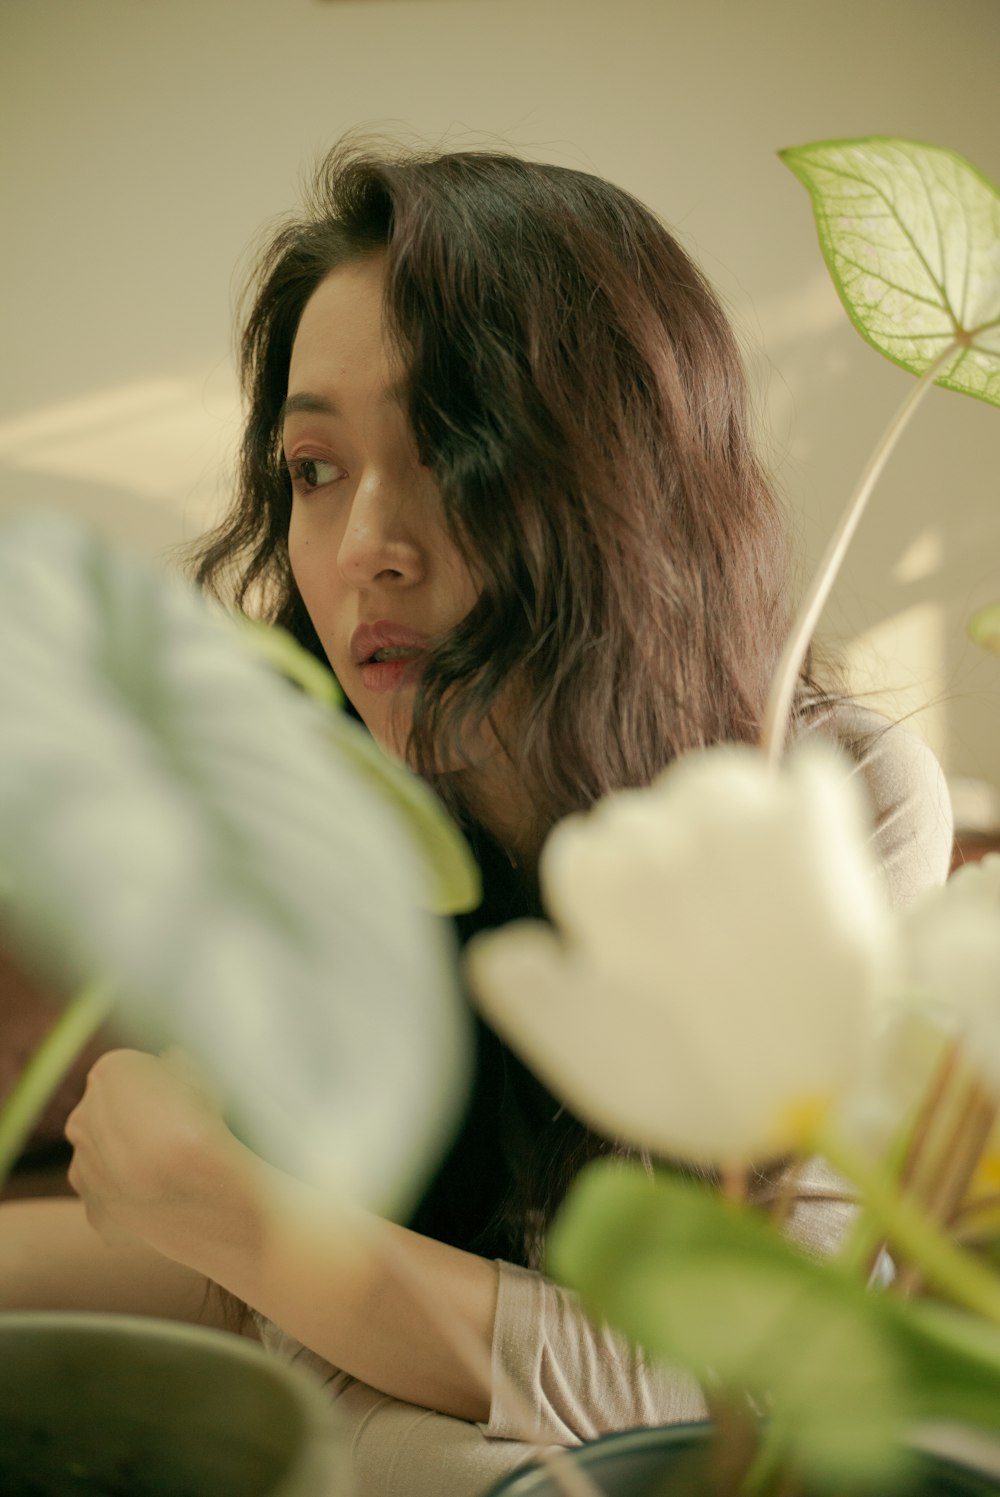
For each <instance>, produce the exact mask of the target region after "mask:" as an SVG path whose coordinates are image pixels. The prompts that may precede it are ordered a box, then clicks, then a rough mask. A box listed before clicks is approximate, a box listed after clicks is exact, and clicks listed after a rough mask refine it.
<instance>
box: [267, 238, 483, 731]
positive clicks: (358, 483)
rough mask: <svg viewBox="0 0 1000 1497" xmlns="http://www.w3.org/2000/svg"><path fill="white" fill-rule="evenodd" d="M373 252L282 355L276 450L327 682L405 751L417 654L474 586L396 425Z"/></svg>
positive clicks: (392, 359)
mask: <svg viewBox="0 0 1000 1497" xmlns="http://www.w3.org/2000/svg"><path fill="white" fill-rule="evenodd" d="M383 285H384V264H383V260H382V258H381V257H377V258H374V259H368V260H363V261H355V262H352V263H350V264H347V265H342V266H340V267H338V269H336V270H334V271H331V273H330V274H329V275H328V276H327V277H326V279H325V280H324V281H322V282H321V283H320V285H319V286H318V287H317V289H316V291H315V292H314V293H313V295H312V297H311V298H310V300H309V301H308V302H307V304H306V307H305V311H304V312H303V314H302V320H301V322H300V323H299V328H298V332H297V334H296V337H295V343H294V345H293V348H292V357H291V363H290V366H289V371H288V399H287V401H286V403H285V411H284V450H285V460H286V462H287V463H288V468H289V472H290V474H291V480H292V495H293V497H292V516H291V523H290V526H289V532H288V554H289V559H290V562H291V567H292V574H293V576H294V578H295V582H296V585H297V586H298V589H299V592H300V594H301V596H302V601H303V602H304V604H305V606H306V609H307V610H308V612H309V617H310V618H311V619H312V622H313V625H314V627H315V629H316V633H317V634H318V635H319V638H320V641H321V643H322V645H323V648H324V650H325V651H326V654H327V658H328V659H329V661H330V665H331V666H332V668H333V670H334V672H335V674H336V676H337V679H338V680H339V682H340V684H341V686H342V687H343V689H344V691H345V693H346V694H347V696H348V697H349V698H350V700H351V702H353V704H354V706H355V707H356V708H357V710H358V712H359V713H360V715H361V718H362V719H363V721H364V722H365V723H366V725H367V726H368V728H369V729H370V731H371V733H372V734H373V735H374V737H375V738H376V739H377V740H378V741H379V742H380V743H381V744H382V745H383V747H385V748H387V749H389V750H390V751H391V752H394V753H396V754H400V755H401V754H402V753H403V751H404V748H405V744H406V738H407V734H408V732H409V727H410V714H411V708H412V701H413V693H414V691H415V688H416V680H417V677H418V675H419V670H420V665H419V655H420V650H421V647H422V646H423V647H426V644H427V642H428V641H430V640H431V639H433V638H434V636H436V635H440V634H442V633H444V632H445V631H446V630H448V629H450V628H452V627H453V626H454V625H455V624H457V623H458V622H459V621H460V620H461V619H462V618H464V616H465V615H466V613H468V611H469V609H470V608H471V607H472V605H473V604H474V603H475V601H476V596H477V588H476V586H475V583H474V582H473V579H472V577H471V574H470V573H469V571H468V569H467V567H466V566H465V564H464V563H463V561H462V559H461V557H460V555H459V553H458V551H457V549H456V548H455V545H454V543H453V542H452V541H451V539H450V538H449V536H448V534H447V532H446V530H445V526H444V520H443V515H442V511H441V501H440V498H439V496H438V492H437V488H436V486H435V483H434V480H433V478H432V477H431V474H430V473H429V471H428V470H427V469H426V468H423V467H421V465H420V463H419V461H418V459H417V452H416V446H415V443H414V439H413V435H412V433H411V431H410V429H409V426H408V424H407V419H406V414H405V411H404V407H403V404H402V403H401V402H402V401H403V400H405V395H404V394H403V393H402V389H401V384H402V380H403V378H404V376H405V370H404V369H403V368H402V367H401V365H400V363H399V361H398V357H397V356H396V355H395V354H394V352H393V350H392V348H391V346H390V344H389V341H388V339H387V337H386V335H385V328H384V322H383V315H382V295H383Z"/></svg>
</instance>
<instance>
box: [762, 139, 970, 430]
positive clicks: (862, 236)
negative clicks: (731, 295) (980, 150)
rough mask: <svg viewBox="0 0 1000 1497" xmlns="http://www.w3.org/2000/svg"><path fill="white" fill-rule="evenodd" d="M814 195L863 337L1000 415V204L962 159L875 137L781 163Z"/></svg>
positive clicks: (836, 272) (830, 256)
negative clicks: (938, 364)
mask: <svg viewBox="0 0 1000 1497" xmlns="http://www.w3.org/2000/svg"><path fill="white" fill-rule="evenodd" d="M779 155H780V156H781V159H782V160H783V161H784V162H785V163H786V165H787V166H789V167H790V168H791V170H792V171H793V172H794V173H795V175H796V176H797V177H798V178H799V179H800V181H802V182H803V183H804V184H805V186H806V187H807V188H808V190H809V192H810V194H811V197H812V202H813V209H814V211H815V214H816V223H817V227H818V230H819V240H820V245H821V247H822V250H823V254H824V257H825V259H826V263H827V266H828V267H829V270H830V274H831V275H832V277H833V280H834V284H835V285H836V287H837V290H838V291H839V293H840V296H841V299H842V301H843V303H844V305H845V307H846V308H847V311H848V314H849V315H850V317H851V320H852V322H853V323H854V325H855V327H856V328H857V329H858V331H859V332H860V333H861V335H862V337H864V338H866V339H867V340H868V342H869V343H871V344H872V346H873V347H874V348H877V349H878V350H879V351H880V352H881V353H883V354H885V356H886V357H887V358H889V359H892V361H893V362H894V363H896V364H900V365H901V366H902V367H903V368H904V369H908V370H910V372H911V373H913V374H917V375H919V374H923V373H925V372H926V371H927V370H928V369H929V368H930V367H931V366H932V365H933V364H934V363H935V361H936V360H938V359H940V358H941V357H942V355H944V354H945V353H946V351H947V350H948V349H949V347H950V346H951V345H953V344H954V345H956V347H955V349H954V353H953V354H952V355H951V356H950V357H949V358H947V359H946V360H945V362H944V364H943V366H942V369H941V372H940V373H939V374H938V375H937V376H936V383H937V384H939V385H945V386H947V387H948V388H949V389H952V390H959V391H962V392H964V393H965V394H967V395H974V396H976V397H977V399H979V400H985V401H988V402H990V404H992V405H1000V195H998V193H997V190H996V188H995V187H994V186H993V184H992V183H991V182H989V181H987V179H986V178H985V177H983V176H982V175H981V173H979V172H978V171H976V170H975V168H974V167H972V166H970V165H969V163H968V162H967V161H964V160H963V159H962V157H961V156H956V155H954V154H953V153H952V152H951V151H947V150H943V149H941V148H940V147H937V146H926V145H920V144H918V143H917V142H915V141H910V140H895V139H892V138H891V137H886V136H870V137H867V138H864V139H859V140H829V141H821V142H817V143H815V144H813V145H805V146H795V147H792V148H790V149H788V150H785V151H781V152H779Z"/></svg>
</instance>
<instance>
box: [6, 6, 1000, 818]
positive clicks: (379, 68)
mask: <svg viewBox="0 0 1000 1497" xmlns="http://www.w3.org/2000/svg"><path fill="white" fill-rule="evenodd" d="M998 77H1000V0H949V3H948V4H947V5H944V4H941V3H940V0H838V3H837V4H836V5H831V4H829V3H828V0H2V4H0V141H2V143H3V146H2V149H3V155H4V170H3V183H4V188H3V192H4V204H3V207H4V216H3V223H4V231H3V235H2V240H0V254H2V257H3V281H2V284H3V291H4V295H3V298H2V300H3V314H2V315H3V329H2V346H3V350H4V358H3V367H2V370H0V507H2V508H6V507H10V506H13V505H16V504H23V503H27V504H37V503H42V502H44V503H51V504H56V505H60V506H62V507H65V508H69V509H71V510H73V511H75V512H77V513H80V514H84V515H87V516H89V517H91V518H92V519H93V520H94V521H95V522H96V523H97V524H99V525H100V526H102V527H104V528H105V529H107V530H108V531H110V532H112V533H114V534H116V535H119V536H121V537H123V538H124V539H126V540H127V541H129V542H131V543H133V544H134V545H136V546H138V547H140V548H142V549H143V550H145V551H147V552H149V553H153V554H156V555H160V556H164V557H167V556H168V555H169V554H170V551H171V548H173V547H174V546H175V545H176V544H177V543H178V542H180V541H183V540H186V539H190V538H191V537H193V536H194V535H195V534H197V533H198V531H199V530H201V529H202V528H203V527H204V526H205V525H206V524H208V523H209V522H211V520H212V519H213V517H214V516H215V515H216V513H217V512H218V510H219V507H220V505H221V504H222V503H223V502H224V499H225V494H226V491H227V486H228V483H229V473H230V467H231V461H232V455H233V451H234V444H235V436H236V431H237V427H238V398H237V393H236V389H235V383H234V377H233V370H232V361H231V345H232V322H233V309H234V304H235V300H236V296H237V294H238V291H239V288H240V286H241V284H242V278H243V275H244V273H245V271H246V268H247V266H248V264H249V263H250V259H251V257H252V252H253V247H254V245H255V244H256V243H257V242H259V236H260V234H261V231H262V228H266V226H267V225H268V224H270V223H273V222H274V220H275V219H276V218H277V217H278V216H280V215H281V214H282V213H284V212H286V211H287V210H289V209H291V208H294V206H295V205H296V203H297V201H298V199H299V195H300V190H301V187H302V184H303V183H304V182H305V181H306V180H307V178H308V176H309V174H310V171H311V169H312V167H313V165H314V164H315V162H316V161H317V159H318V158H319V157H320V155H321V154H322V153H323V152H324V151H325V149H326V148H327V147H328V146H330V145H331V144H332V143H333V142H334V141H336V140H337V139H338V137H339V136H340V135H341V134H342V133H343V132H344V131H346V130H348V129H353V128H358V127H360V128H363V129H367V130H371V131H377V132H380V133H383V134H387V135H390V136H391V137H393V138H394V139H397V140H402V141H405V142H410V143H413V144H418V145H440V146H442V147H444V148H460V147H468V146H475V145H488V146H496V147H505V148H508V149H511V150H513V151H516V152H518V153H521V154H523V155H526V156H529V157H534V158H538V159H546V160H550V161H555V162H559V163H562V164H564V165H568V166H573V167H576V168H579V169H582V170H585V171H592V172H595V173H598V174H600V175H601V176H606V177H609V178H611V179H612V180H613V181H615V182H618V183H620V184H621V185H622V186H624V187H626V188H628V189H630V190H631V191H632V192H634V193H636V194H637V195H638V196H639V197H640V198H642V199H643V200H644V201H645V202H647V203H648V204H650V205H651V206H652V207H653V208H654V209H655V210H656V211H657V212H659V213H660V215H661V216H662V217H663V218H664V219H665V220H666V221H667V222H668V223H669V224H670V225H671V226H672V227H673V228H674V229H675V231H676V232H677V233H678V234H679V236H680V237H681V239H682V242H683V243H684V245H685V247H686V248H687V249H688V250H689V251H690V252H691V253H692V254H693V255H694V257H695V258H696V259H697V260H698V262H699V263H700V264H701V266H702V268H703V269H704V270H705V272H706V273H707V275H708V276H709V278H710V279H711V280H712V281H713V282H714V284H715V285H716V287H717V288H718V290H719V291H720V293H721V295H722V297H723V299H724V301H725V303H726V305H727V307H728V308H729V310H730V312H731V314H732V315H733V317H734V320H735V321H736V324H737V327H738V330H739V332H740V336H741V339H742V342H743V345H744V347H745V349H746V353H747V360H748V364H749V367H750V371H751V376H752V379H753V383H754V387H755V389H756V391H757V394H758V400H759V409H760V418H761V427H762V437H763V441H764V443H765V451H766V453H767V455H768V458H769V461H770V464H771V467H772V469H773V471H774V472H775V475H776V478H777V481H778V485H779V488H780V491H781V493H782V495H783V497H784V499H785V501H786V503H787V506H788V508H789V511H790V513H791V516H792V519H793V525H794V530H795V534H796V538H797V542H798V547H799V555H800V573H801V576H802V577H803V578H804V577H805V576H806V575H807V574H808V569H809V567H810V566H811V564H812V563H814V562H815V560H816V559H817V558H818V556H819V555H820V553H821V551H822V549H823V546H824V544H825V542H826V539H827V536H828V534H829V531H830V529H831V527H832V525H833V523H834V519H835V516H836V514H837V512H838V510H839V508H840V506H841V505H842V504H843V502H844V500H845V498H846V496H847V494H848V492H849V491H850V489H851V487H852V485H853V483H854V481H855V478H856V476H857V474H858V473H859V471H860V469H861V467H862V465H863V463H864V461H865V458H866V456H867V454H868V452H869V450H870V448H871V446H872V445H873V443H874V442H875V441H876V439H877V438H878V435H879V433H880V432H881V430H882V428H883V427H884V425H885V424H886V422H887V421H888V420H889V418H890V417H891V416H892V414H893V413H894V411H895V409H896V407H897V406H898V405H899V403H900V402H901V401H902V400H903V399H904V397H905V396H906V394H907V393H908V391H909V388H910V381H911V376H909V375H907V374H905V373H904V372H902V371H901V370H899V369H897V368H895V367H894V366H893V365H891V364H889V363H888V362H886V361H885V360H884V359H882V358H881V357H880V356H879V355H878V354H876V353H875V352H874V351H873V350H872V349H870V348H869V347H868V346H867V345H866V344H865V343H863V342H862V340H861V339H860V338H859V337H858V335H857V334H856V333H855V332H854V330H853V328H852V327H851V326H850V324H849V323H848V320H847V317H846V314H845V313H844V311H843V309H842V307H841V305H840V303H839V301H838V299H837V296H836V293H835V292H834V290H833V288H832V285H831V283H830V281H829V279H828V276H827V272H826V269H825V267H824V264H823V261H822V258H821V256H820V252H819V248H818V244H817V240H816V234H815V229H814V226H813V218H812V211H811V208H810V205H809V201H808V198H807V195H806V193H805V191H804V189H803V188H802V187H801V186H800V185H799V184H798V182H797V181H796V180H795V179H794V178H793V177H792V175H791V173H790V172H789V171H788V170H787V169H786V168H785V167H784V166H783V165H782V164H781V163H780V162H779V160H778V158H777V156H776V154H775V153H776V151H777V150H779V149H780V148H781V147H783V146H788V145H795V144H802V143H805V142H808V141H813V140H818V139H824V138H831V137H849V136H858V135H866V134H892V135H902V136H908V137H910V138H914V139H917V140H922V141H926V142H929V143H932V144H936V145H943V146H948V147H950V148H951V149H953V150H955V151H957V152H958V153H960V154H961V155H963V156H966V157H967V158H968V159H969V160H971V161H972V162H973V163H974V165H976V166H977V167H978V168H979V169H980V171H982V172H983V173H985V175H986V176H988V177H989V178H991V179H992V180H993V181H994V182H998V181H1000V108H998V95H997V79H998ZM994 599H1000V411H997V410H995V409H992V408H990V407H988V406H986V405H983V404H981V403H979V402H976V401H972V400H969V399H966V398H963V397H961V396H958V395H955V394H953V393H951V392H947V391H942V390H935V391H932V392H931V394H930V396H929V397H928V399H927V401H926V403H925V405H924V407H923V410H922V412H921V414H920V416H919V417H918V421H917V423H916V425H915V426H913V427H912V428H911V429H910V430H909V431H908V433H907V434H906V436H905V437H904V439H903V442H902V445H901V447H900V448H899V449H898V451H897V454H896V456H895V457H894V458H893V459H892V462H891V464H890V466H889V468H888V470H887V473H886V475H885V477H884V479H883V481H882V483H881V486H880V488H879V490H878V492H877V494H876V498H875V502H874V507H873V509H872V510H871V512H870V514H869V516H868V518H867V519H866V521H865V522H864V524H863V526H862V529H861V532H860V535H859V538H858V541H857V543H856V545H855V549H854V552H853V555H852V558H851V560H850V561H849V563H848V566H847V570H846V572H845V573H844V575H843V577H842V579H841V581H840V583H839V586H838V588H837V592H836V595H835V599H834V601H833V602H832V603H831V605H830V607H829V609H828V610H827V615H826V617H825V619H824V624H823V631H822V632H823V638H824V642H825V644H826V646H827V647H828V648H829V649H830V650H832V651H833V652H834V653H837V654H839V655H840V656H841V657H842V658H843V659H844V661H845V662H846V664H847V667H848V671H849V679H850V682H851V684H852V686H853V687H854V689H856V690H858V691H863V692H865V693H876V694H877V695H876V696H875V697H874V698H872V699H873V700H875V701H876V702H877V703H880V704H881V705H883V706H884V707H885V708H886V709H887V710H889V711H890V712H891V713H892V714H893V715H896V716H901V715H904V714H905V715H910V714H912V717H911V721H912V725H913V727H914V728H915V729H916V730H917V731H918V732H920V733H921V734H922V735H923V736H924V737H925V738H926V739H927V740H928V741H929V742H930V744H931V745H932V747H933V748H934V749H935V751H936V752H937V753H938V755H939V756H940V758H941V759H942V761H943V762H944V765H945V768H946V770H947V771H948V773H949V775H950V776H951V777H952V779H953V783H954V784H955V787H956V792H957V794H958V795H959V797H961V796H962V795H966V794H967V791H968V786H967V785H963V784H962V782H963V781H969V780H972V781H975V782H978V786H977V785H974V786H973V787H972V788H973V790H974V791H976V792H977V793H978V797H979V798H978V800H975V798H974V799H973V801H972V802H970V803H969V804H970V809H969V810H968V811H967V812H966V811H961V812H960V814H961V816H962V817H964V818H965V819H969V818H972V819H975V818H977V817H978V818H979V819H980V820H983V821H989V819H990V818H991V817H992V818H993V819H994V821H996V820H997V819H998V817H997V812H996V806H995V798H996V796H997V789H998V786H1000V660H997V659H996V657H992V656H988V655H986V654H984V653H982V652H981V651H979V650H977V649H976V647H974V646H973V645H971V644H970V643H968V642H967V640H966V637H965V626H966V622H967V619H968V616H969V615H970V613H971V612H972V611H973V610H974V609H975V608H976V607H977V606H979V605H981V604H984V603H987V602H990V601H993V600H994ZM991 797H993V800H994V804H993V808H992V809H991V805H990V802H991Z"/></svg>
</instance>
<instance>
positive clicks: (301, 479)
mask: <svg viewBox="0 0 1000 1497" xmlns="http://www.w3.org/2000/svg"><path fill="white" fill-rule="evenodd" d="M286 466H287V468H288V472H289V475H290V477H291V480H292V485H293V487H296V488H302V489H306V490H310V489H322V488H324V487H325V486H326V485H327V484H328V483H336V482H337V480H338V479H340V478H346V477H347V474H346V473H345V471H344V469H343V468H340V467H338V466H337V464H336V463H330V462H327V461H326V459H325V458H321V457H293V458H288V459H287V461H286Z"/></svg>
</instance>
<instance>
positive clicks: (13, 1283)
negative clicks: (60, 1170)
mask: <svg viewBox="0 0 1000 1497" xmlns="http://www.w3.org/2000/svg"><path fill="white" fill-rule="evenodd" d="M207 1289H208V1285H207V1282H206V1280H205V1278H204V1276H203V1275H202V1274H199V1273H197V1272H195V1271H194V1270H192V1269H190V1268H187V1267H184V1266H182V1265H181V1264H179V1263H173V1262H171V1261H170V1259H168V1258H164V1257H163V1256H162V1255H161V1254H159V1253H157V1252H154V1251H153V1250H152V1249H151V1248H149V1247H146V1246H144V1245H143V1244H141V1243H133V1244H131V1245H127V1246H126V1245H122V1246H117V1247H112V1246H109V1245H108V1244H107V1243H105V1242H103V1241H102V1240H101V1238H100V1237H99V1236H98V1235H97V1233H96V1232H95V1231H94V1230H93V1228H92V1227H91V1226H90V1225H89V1223H88V1222H87V1218H86V1213H85V1210H84V1207H83V1204H82V1202H80V1201H74V1200H69V1199H67V1198H65V1197H62V1198H60V1199H58V1200H25V1201H7V1202H5V1203H4V1204H3V1205H0V1310H99V1311H104V1310H108V1311H118V1312H120V1313H124V1314H132V1315H157V1316H163V1317H165V1318H167V1319H170V1320H190V1321H195V1322H198V1323H200V1324H202V1325H206V1324H209V1325H211V1324H214V1325H218V1326H222V1327H225V1309H224V1306H222V1305H221V1303H220V1302H219V1301H218V1300H217V1299H213V1298H212V1296H211V1295H208V1294H207V1292H206V1291H207Z"/></svg>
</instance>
